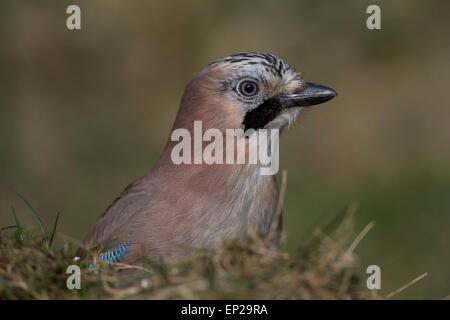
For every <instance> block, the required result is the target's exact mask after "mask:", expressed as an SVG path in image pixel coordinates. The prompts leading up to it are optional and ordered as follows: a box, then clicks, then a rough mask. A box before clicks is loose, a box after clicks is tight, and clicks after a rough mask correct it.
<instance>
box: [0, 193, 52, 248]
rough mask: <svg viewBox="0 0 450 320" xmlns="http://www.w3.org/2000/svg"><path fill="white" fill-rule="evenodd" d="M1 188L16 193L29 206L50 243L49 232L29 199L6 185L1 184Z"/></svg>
mask: <svg viewBox="0 0 450 320" xmlns="http://www.w3.org/2000/svg"><path fill="white" fill-rule="evenodd" d="M0 187H2V188H3V189H6V190H8V191H10V192H12V193H14V194H15V195H16V196H18V197H19V198H20V199H21V200H22V201H23V202H24V203H25V204H26V205H27V207H28V208H29V209H30V210H31V212H32V213H33V215H34V217H35V218H36V220H37V222H38V224H39V227H40V228H41V230H42V233H43V234H44V238H45V241H46V242H47V243H48V237H47V232H46V231H45V228H44V225H43V224H42V220H41V218H40V217H39V215H38V213H37V212H36V210H34V208H33V206H32V205H31V204H30V203H29V202H28V201H27V199H25V198H24V197H23V196H22V195H21V194H20V193H19V192H17V191H16V190H14V189H12V188H9V187H7V186H5V185H1V184H0Z"/></svg>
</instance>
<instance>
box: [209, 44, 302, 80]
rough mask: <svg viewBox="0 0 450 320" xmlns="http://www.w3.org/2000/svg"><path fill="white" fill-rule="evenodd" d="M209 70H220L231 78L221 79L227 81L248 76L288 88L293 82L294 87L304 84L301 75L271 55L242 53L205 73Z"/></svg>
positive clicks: (229, 57) (210, 67)
mask: <svg viewBox="0 0 450 320" xmlns="http://www.w3.org/2000/svg"><path fill="white" fill-rule="evenodd" d="M209 70H211V71H212V70H220V71H221V72H219V73H220V74H222V76H224V75H225V76H229V77H230V78H231V79H230V78H228V79H221V80H226V81H230V80H232V78H234V79H235V78H236V77H238V78H239V77H244V76H245V75H247V76H250V77H251V76H256V77H257V78H260V76H264V78H266V79H267V80H269V81H270V82H272V81H275V83H278V81H282V83H284V84H285V85H288V86H289V83H290V82H293V83H291V85H293V86H299V85H301V83H302V82H303V80H302V79H301V73H299V72H297V71H295V70H294V69H293V68H291V67H290V66H289V64H287V63H286V62H284V61H283V60H282V59H281V58H279V57H277V56H275V55H273V54H269V53H267V54H263V53H254V52H242V53H236V54H232V55H230V56H227V57H224V58H222V59H219V60H216V61H213V62H211V63H210V64H209V65H208V66H207V67H206V68H205V70H204V71H206V72H207V73H208V71H209ZM217 75H218V74H217ZM271 80H272V81H271Z"/></svg>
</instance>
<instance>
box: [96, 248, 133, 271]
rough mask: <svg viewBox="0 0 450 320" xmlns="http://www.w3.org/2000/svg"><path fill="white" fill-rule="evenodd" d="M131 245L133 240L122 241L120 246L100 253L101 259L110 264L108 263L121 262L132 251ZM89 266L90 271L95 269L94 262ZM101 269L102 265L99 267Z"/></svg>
mask: <svg viewBox="0 0 450 320" xmlns="http://www.w3.org/2000/svg"><path fill="white" fill-rule="evenodd" d="M130 247H131V241H126V242H124V243H122V244H121V245H120V246H118V247H115V248H112V249H110V250H108V251H106V252H103V253H102V254H100V256H99V260H100V261H105V262H106V264H108V265H111V264H115V263H117V262H120V261H121V260H123V259H124V258H125V256H126V255H127V253H128V252H129V251H130V250H129V248H130ZM88 268H89V270H90V271H92V270H94V264H93V263H90V264H89V267H88ZM99 269H100V267H99Z"/></svg>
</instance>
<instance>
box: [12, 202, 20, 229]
mask: <svg viewBox="0 0 450 320" xmlns="http://www.w3.org/2000/svg"><path fill="white" fill-rule="evenodd" d="M11 211H12V214H13V216H14V221H15V222H16V226H17V227H18V228H21V225H20V222H19V218H18V217H17V214H16V210H14V207H13V206H11Z"/></svg>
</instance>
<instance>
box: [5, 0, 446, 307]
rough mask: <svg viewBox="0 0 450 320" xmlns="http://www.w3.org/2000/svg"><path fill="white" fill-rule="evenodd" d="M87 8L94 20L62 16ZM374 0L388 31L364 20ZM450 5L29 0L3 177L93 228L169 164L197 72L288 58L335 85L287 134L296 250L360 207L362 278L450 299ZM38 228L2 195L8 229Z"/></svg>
mask: <svg viewBox="0 0 450 320" xmlns="http://www.w3.org/2000/svg"><path fill="white" fill-rule="evenodd" d="M69 4H78V5H79V6H80V7H81V10H82V30H81V31H69V30H67V28H66V22H65V21H66V18H67V14H66V13H65V12H66V8H67V6H68V5H69ZM369 4H378V5H379V6H380V7H381V11H382V30H379V31H370V30H368V29H367V28H366V18H367V17H368V15H367V14H366V13H365V12H366V8H367V6H368V5H369ZM449 13H450V2H448V1H432V2H431V1H428V2H426V1H412V0H411V1H406V0H403V1H374V2H372V1H339V2H338V1H320V2H319V1H300V0H291V1H284V2H275V1H270V2H269V1H245V2H244V1H223V2H213V1H179V2H177V3H174V2H169V1H167V2H164V1H158V2H156V1H118V0H108V1H106V0H97V1H86V0H81V1H70V2H69V1H56V0H54V1H50V0H48V1H43V0H40V1H25V0H14V1H12V0H8V1H2V2H1V3H0V184H3V185H8V186H10V187H12V188H14V189H16V190H17V191H19V192H21V193H22V194H23V195H24V196H25V197H26V198H27V199H28V200H29V201H30V202H31V203H32V204H33V206H34V207H35V208H36V209H37V211H38V212H39V213H40V215H41V216H42V218H43V220H44V223H45V224H46V226H48V227H50V226H51V224H52V223H53V219H54V217H55V215H56V213H57V212H58V211H61V212H62V216H61V220H60V227H59V231H60V232H62V233H64V234H67V235H69V236H71V237H73V238H76V239H82V238H83V237H84V236H85V234H86V233H87V232H88V230H89V229H90V228H91V226H92V225H93V223H94V222H95V220H96V219H97V217H98V216H99V215H100V214H101V213H102V212H103V210H104V209H105V208H106V207H107V206H108V205H109V204H110V202H111V201H112V200H113V199H114V197H115V196H117V195H118V194H119V192H120V191H121V190H122V189H123V188H124V187H125V186H126V185H127V184H128V183H129V182H131V181H132V180H133V179H135V178H137V177H139V176H141V175H143V174H144V173H145V172H146V171H147V170H149V169H150V168H151V167H152V166H153V165H154V164H155V162H156V160H157V158H158V156H159V154H160V152H161V151H162V148H163V146H164V144H165V142H166V139H167V137H168V135H169V132H170V128H171V125H172V121H173V120H174V117H175V114H176V111H177V108H178V103H179V100H180V98H181V95H182V93H183V90H184V86H185V85H186V83H187V82H188V81H189V80H190V79H191V78H192V77H193V75H194V74H195V73H196V72H198V71H199V70H200V69H201V68H202V67H203V66H205V65H206V64H207V63H209V62H211V61H212V60H214V59H217V58H220V57H223V56H226V55H228V54H231V53H235V52H240V51H256V52H270V53H273V54H276V55H278V56H280V57H282V58H284V59H285V60H286V61H287V62H288V63H289V64H291V65H292V66H294V67H295V68H296V69H297V70H299V71H302V72H303V74H304V78H305V79H306V80H308V81H313V82H317V83H322V84H325V85H329V86H331V87H332V88H334V89H336V91H338V93H339V96H338V97H337V98H336V99H334V100H333V101H332V102H330V103H328V104H325V105H323V106H320V107H318V108H315V109H314V110H312V111H310V112H308V113H307V114H305V115H304V117H302V118H301V119H300V120H299V122H298V123H297V124H296V125H295V126H294V127H293V128H291V129H290V130H288V131H286V132H285V133H284V134H283V137H282V139H281V140H282V145H281V156H280V160H281V167H282V168H287V169H288V172H289V174H288V185H287V195H286V199H285V210H284V214H285V229H286V232H287V244H286V245H287V247H288V249H289V250H291V251H294V249H295V248H296V247H297V246H298V245H299V244H300V243H301V242H302V241H305V240H307V239H308V238H309V237H310V236H311V235H312V233H313V231H314V229H315V228H316V227H323V225H325V224H326V223H327V222H328V221H330V220H331V219H333V218H334V217H335V216H336V215H337V214H338V213H339V212H342V210H344V209H345V207H346V206H347V205H349V204H351V203H357V204H358V212H357V214H356V228H355V231H359V230H361V229H362V228H363V227H364V226H365V225H366V224H367V223H368V222H370V221H372V220H374V221H375V222H376V226H375V228H374V229H373V230H372V231H371V232H370V233H369V234H368V235H367V237H366V238H365V239H364V240H363V241H362V243H361V244H360V245H359V247H358V248H357V250H356V252H357V254H358V255H359V256H360V259H361V261H360V265H361V268H360V269H361V273H362V275H363V279H366V275H365V268H366V267H367V265H369V264H377V265H380V267H381V270H382V290H381V294H384V295H386V294H387V293H389V292H391V291H392V290H395V289H397V288H398V287H400V286H402V285H403V284H405V283H407V282H409V281H410V280H412V279H413V278H415V277H416V276H418V275H420V274H422V273H424V272H428V273H429V275H428V277H427V278H425V279H423V280H422V281H420V282H419V283H417V284H416V285H414V286H413V287H411V288H409V289H408V290H406V291H405V292H403V293H401V294H399V295H398V296H397V297H398V298H443V297H445V296H447V295H448V294H450V272H449V270H450V268H449V265H450V251H449V249H448V244H449V240H450V236H449V231H450V230H449V226H450V217H449V213H450V199H449V195H450V162H449V160H450V126H449V120H450V98H449V93H448V92H449V88H448V87H449V85H450V81H449V74H450V59H449V57H450V37H449V27H450V20H449V19H448V15H449ZM11 205H14V207H15V208H16V211H17V213H18V215H19V218H20V219H21V220H22V223H24V224H31V225H36V223H35V221H34V220H33V217H32V216H31V214H30V213H29V211H28V210H27V208H26V207H25V206H24V205H23V204H22V203H21V201H20V200H18V199H17V198H16V197H14V195H12V194H11V193H9V192H8V191H6V190H2V191H0V226H4V225H10V224H12V223H13V217H12V214H11V211H10V206H11Z"/></svg>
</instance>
